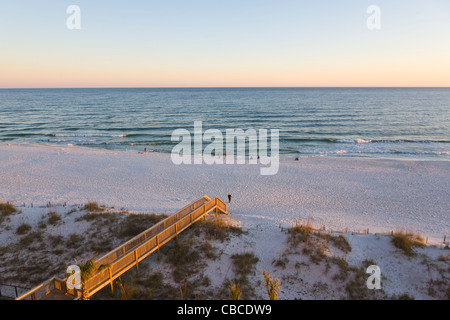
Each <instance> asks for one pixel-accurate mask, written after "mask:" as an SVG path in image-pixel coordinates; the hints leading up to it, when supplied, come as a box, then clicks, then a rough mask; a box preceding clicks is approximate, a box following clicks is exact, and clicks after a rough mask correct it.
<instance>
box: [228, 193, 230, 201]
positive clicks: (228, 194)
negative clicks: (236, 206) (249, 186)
mask: <svg viewBox="0 0 450 320" xmlns="http://www.w3.org/2000/svg"><path fill="white" fill-rule="evenodd" d="M230 202H231V194H230V193H229V194H228V203H230Z"/></svg>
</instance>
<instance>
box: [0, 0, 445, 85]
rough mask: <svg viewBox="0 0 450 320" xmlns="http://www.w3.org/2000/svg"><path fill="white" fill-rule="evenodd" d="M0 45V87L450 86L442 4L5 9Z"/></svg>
mask: <svg viewBox="0 0 450 320" xmlns="http://www.w3.org/2000/svg"><path fill="white" fill-rule="evenodd" d="M72 4H75V5H78V6H79V7H80V9H81V30H69V29H67V27H66V20H67V18H68V17H69V15H68V14H67V13H66V9H67V7H68V6H69V5H72ZM369 5H377V6H379V7H380V9H381V29H380V30H368V28H367V27H366V20H367V18H368V17H369V14H367V13H366V9H367V7H368V6H369ZM0 40H1V41H0V43H1V44H0V46H1V47H0V49H1V50H0V57H1V61H2V62H1V64H0V87H90V86H94V87H104V86H346V85H348V86H402V85H404V86H450V58H449V57H450V1H448V0H423V1H418V0H410V1H405V0H397V1H392V0H383V1H381V0H371V1H366V0H345V1H336V0H328V1H325V0H318V1H300V0H289V1H286V0H270V1H269V0H239V1H236V0H222V1H217V0H189V1H188V0H176V1H174V0H173V1H171V0H158V1H136V0H132V1H96V0H85V1H75V0H73V1H61V0H53V1H48V0H47V1H31V0H28V1H23V0H2V1H1V3H0Z"/></svg>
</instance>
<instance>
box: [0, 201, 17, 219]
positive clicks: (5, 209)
mask: <svg viewBox="0 0 450 320" xmlns="http://www.w3.org/2000/svg"><path fill="white" fill-rule="evenodd" d="M0 211H1V213H2V214H1V215H2V217H7V216H10V215H12V214H13V213H16V212H17V209H16V207H14V205H12V204H11V203H10V202H0Z"/></svg>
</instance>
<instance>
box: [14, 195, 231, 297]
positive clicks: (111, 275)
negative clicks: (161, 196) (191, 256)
mask: <svg viewBox="0 0 450 320" xmlns="http://www.w3.org/2000/svg"><path fill="white" fill-rule="evenodd" d="M211 211H215V212H221V213H224V214H228V212H227V205H226V204H225V203H224V202H223V201H222V200H220V199H219V198H214V199H211V198H209V197H208V196H203V197H201V198H200V199H198V200H196V201H194V202H192V203H191V204H190V205H188V206H186V207H184V208H183V209H181V210H179V211H178V212H176V213H174V214H173V215H171V216H169V217H168V218H166V219H164V220H162V221H160V222H159V223H157V224H155V225H154V226H152V227H151V228H149V229H147V230H145V231H144V232H142V233H140V234H138V235H137V236H135V237H134V238H132V239H130V240H129V241H127V242H125V243H124V244H122V245H121V246H119V247H117V248H115V249H114V250H112V251H111V252H109V253H107V254H105V255H104V256H103V257H101V258H99V259H97V260H96V261H95V265H96V266H100V265H102V264H109V268H107V269H104V270H102V271H100V272H98V273H96V274H95V275H93V276H92V277H91V278H89V280H88V281H87V283H86V288H87V289H88V291H89V295H93V294H95V293H96V292H98V291H99V290H100V289H102V288H103V287H105V286H106V285H108V284H109V285H111V287H112V284H113V281H114V279H116V278H117V277H119V276H120V275H122V274H123V273H125V272H126V271H128V270H129V269H131V268H132V267H136V268H138V264H139V262H140V261H142V260H143V259H145V258H146V257H148V256H149V255H150V254H151V253H153V252H155V251H156V250H159V248H160V247H161V246H163V245H164V244H166V243H167V242H169V241H170V240H171V239H173V238H174V237H176V236H177V235H178V234H179V233H181V232H183V231H184V230H186V229H187V228H189V227H190V226H191V225H192V224H194V223H195V222H197V221H198V220H200V219H201V218H203V217H206V215H207V214H208V213H210V212H211ZM79 298H80V292H79V291H76V290H67V287H66V283H65V281H64V280H61V279H58V278H51V279H49V280H47V281H45V282H44V283H42V284H40V285H39V286H37V287H35V288H33V289H32V290H30V291H28V292H27V293H25V294H23V295H21V296H20V297H18V298H17V299H16V300H67V299H79Z"/></svg>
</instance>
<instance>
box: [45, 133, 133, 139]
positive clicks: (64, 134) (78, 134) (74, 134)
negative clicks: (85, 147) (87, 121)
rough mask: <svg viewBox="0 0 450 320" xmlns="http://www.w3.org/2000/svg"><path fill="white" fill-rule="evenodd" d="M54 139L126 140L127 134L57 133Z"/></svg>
mask: <svg viewBox="0 0 450 320" xmlns="http://www.w3.org/2000/svg"><path fill="white" fill-rule="evenodd" d="M51 136H53V137H60V138H70V137H86V138H90V137H98V138H124V137H126V136H127V135H126V134H102V133H56V134H53V135H51Z"/></svg>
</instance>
